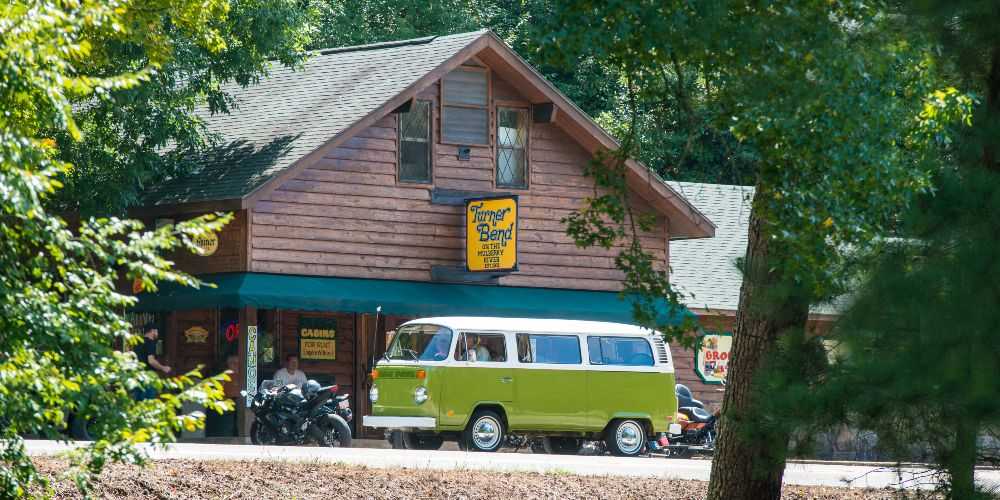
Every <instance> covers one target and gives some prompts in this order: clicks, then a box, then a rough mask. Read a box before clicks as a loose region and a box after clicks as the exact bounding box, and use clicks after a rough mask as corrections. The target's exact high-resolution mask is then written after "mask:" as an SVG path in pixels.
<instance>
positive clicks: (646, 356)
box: [587, 337, 653, 366]
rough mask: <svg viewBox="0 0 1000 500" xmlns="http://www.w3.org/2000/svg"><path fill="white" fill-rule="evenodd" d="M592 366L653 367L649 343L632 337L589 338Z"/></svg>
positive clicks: (588, 346) (588, 345)
mask: <svg viewBox="0 0 1000 500" xmlns="http://www.w3.org/2000/svg"><path fill="white" fill-rule="evenodd" d="M587 350H589V351H590V364H592V365H617V366H653V350H652V349H651V348H650V347H649V342H646V340H645V339H641V338H634V337H632V338H630V337H587Z"/></svg>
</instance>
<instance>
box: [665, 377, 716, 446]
mask: <svg viewBox="0 0 1000 500" xmlns="http://www.w3.org/2000/svg"><path fill="white" fill-rule="evenodd" d="M674 394H675V395H676V396H677V416H678V419H677V420H678V422H677V423H678V424H680V433H679V434H670V435H669V436H668V439H669V442H670V444H669V445H668V446H667V447H666V448H667V449H668V450H669V451H670V454H671V455H677V456H681V457H690V456H691V455H694V454H695V453H704V454H708V455H711V454H712V453H713V452H714V451H715V438H716V436H717V433H716V430H715V424H716V422H717V421H718V418H719V414H718V412H716V413H714V414H712V413H709V412H708V411H706V410H705V404H704V403H702V402H701V401H698V400H697V399H695V398H694V395H693V394H691V389H688V388H687V386H685V385H684V384H677V385H676V386H674Z"/></svg>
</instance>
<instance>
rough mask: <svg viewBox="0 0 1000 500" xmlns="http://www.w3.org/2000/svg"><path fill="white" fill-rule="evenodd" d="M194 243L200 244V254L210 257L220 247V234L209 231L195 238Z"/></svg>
mask: <svg viewBox="0 0 1000 500" xmlns="http://www.w3.org/2000/svg"><path fill="white" fill-rule="evenodd" d="M194 243H195V245H198V255H201V256H202V257H208V256H209V255H212V254H214V253H215V251H216V250H218V249H219V235H218V234H215V233H208V234H206V235H203V236H199V237H197V238H195V240H194Z"/></svg>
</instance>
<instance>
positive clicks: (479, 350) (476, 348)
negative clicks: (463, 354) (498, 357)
mask: <svg viewBox="0 0 1000 500" xmlns="http://www.w3.org/2000/svg"><path fill="white" fill-rule="evenodd" d="M469 354H470V356H469V361H490V360H492V359H493V358H492V356H490V350H489V349H487V348H486V346H484V345H483V337H481V336H479V335H476V340H475V344H473V345H472V347H470V348H469Z"/></svg>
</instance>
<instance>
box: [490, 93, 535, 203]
mask: <svg viewBox="0 0 1000 500" xmlns="http://www.w3.org/2000/svg"><path fill="white" fill-rule="evenodd" d="M527 146H528V110H526V109H518V108H497V186H499V187H515V188H525V187H528V155H527Z"/></svg>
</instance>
